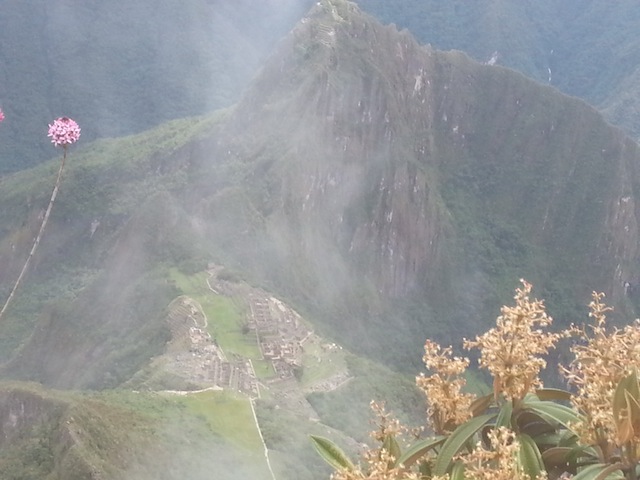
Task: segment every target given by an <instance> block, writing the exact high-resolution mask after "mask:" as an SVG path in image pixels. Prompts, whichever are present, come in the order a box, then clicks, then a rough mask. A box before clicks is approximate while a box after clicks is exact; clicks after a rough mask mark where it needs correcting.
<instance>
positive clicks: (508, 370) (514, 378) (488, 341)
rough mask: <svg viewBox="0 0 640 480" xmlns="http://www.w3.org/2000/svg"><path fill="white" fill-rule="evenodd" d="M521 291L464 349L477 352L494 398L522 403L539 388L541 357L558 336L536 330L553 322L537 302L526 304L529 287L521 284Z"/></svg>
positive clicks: (540, 329)
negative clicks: (490, 381)
mask: <svg viewBox="0 0 640 480" xmlns="http://www.w3.org/2000/svg"><path fill="white" fill-rule="evenodd" d="M521 282H522V285H523V287H522V288H518V289H516V295H515V297H514V298H515V301H516V305H515V306H514V307H508V306H504V307H502V309H501V313H502V315H500V316H499V317H498V318H497V320H496V327H495V328H492V329H491V330H489V331H488V332H486V333H485V334H484V335H481V336H479V337H476V340H475V341H470V340H465V342H464V346H465V348H468V349H470V348H473V347H476V348H478V349H479V350H480V353H481V355H480V361H479V363H480V367H482V368H486V369H487V370H489V372H491V374H492V375H493V379H494V380H493V391H494V395H495V397H496V398H498V397H499V395H500V394H501V393H502V394H503V395H504V396H505V397H506V398H508V399H511V400H513V399H522V398H524V396H525V395H526V394H527V393H529V392H531V391H533V390H535V389H536V388H540V387H541V386H542V383H541V381H540V379H539V377H538V375H539V373H540V370H541V369H543V368H545V367H546V364H547V362H546V361H545V360H544V359H543V358H541V355H545V354H547V353H548V351H549V349H550V348H554V347H555V344H556V342H557V341H558V339H559V338H560V337H561V336H562V334H558V333H549V332H547V331H544V330H543V329H542V328H540V327H548V326H549V325H550V324H551V322H552V321H553V320H552V318H551V317H549V316H548V315H547V313H546V311H545V307H544V303H543V302H542V301H541V300H536V299H533V300H530V299H529V293H531V284H529V283H528V282H526V281H524V280H521Z"/></svg>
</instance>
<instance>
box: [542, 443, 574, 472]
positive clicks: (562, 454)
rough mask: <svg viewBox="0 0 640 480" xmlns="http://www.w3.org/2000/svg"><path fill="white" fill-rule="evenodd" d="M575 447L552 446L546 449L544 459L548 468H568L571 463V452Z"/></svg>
mask: <svg viewBox="0 0 640 480" xmlns="http://www.w3.org/2000/svg"><path fill="white" fill-rule="evenodd" d="M572 453H573V448H570V447H552V448H549V449H547V450H545V451H544V453H543V454H542V461H543V462H544V465H545V467H546V469H547V470H552V469H555V468H557V469H559V470H564V469H566V468H567V467H568V466H569V464H570V463H571V459H570V457H571V454H572Z"/></svg>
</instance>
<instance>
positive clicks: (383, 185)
mask: <svg viewBox="0 0 640 480" xmlns="http://www.w3.org/2000/svg"><path fill="white" fill-rule="evenodd" d="M219 143H220V146H219V149H218V150H217V156H218V157H225V156H226V157H227V161H230V162H231V161H233V162H236V163H238V164H239V165H247V162H250V163H249V164H248V165H249V167H248V168H252V169H253V170H252V171H250V173H249V174H248V175H247V177H246V178H247V181H248V182H249V185H248V187H247V189H248V192H249V193H248V194H247V196H248V198H247V200H246V201H247V204H248V205H249V206H250V207H251V208H253V211H255V212H257V214H258V215H259V216H260V217H261V219H262V220H261V223H260V225H259V226H257V227H256V226H255V225H254V227H255V228H256V229H257V230H256V233H255V236H254V237H251V231H250V230H247V229H246V227H245V226H244V224H242V226H241V227H238V229H237V230H235V231H234V232H233V233H230V234H229V237H233V238H234V240H233V242H234V245H233V246H231V248H237V251H236V255H237V258H241V259H242V261H243V262H244V265H245V266H246V268H249V269H254V270H255V269H256V268H258V269H261V270H262V273H261V275H262V277H263V278H269V279H271V281H275V282H276V285H278V288H279V289H285V290H286V291H288V292H290V294H291V295H292V296H295V297H296V298H300V299H301V300H300V301H301V302H303V303H304V304H306V305H313V307H314V309H315V310H314V311H315V312H316V314H317V315H323V316H326V317H327V318H328V319H330V320H329V321H330V322H331V324H332V325H333V328H334V331H335V332H338V331H339V332H341V334H344V335H347V336H349V337H350V338H352V341H353V342H354V346H355V344H356V343H357V344H359V347H360V348H367V347H366V346H365V345H364V343H365V342H361V341H360V340H357V339H362V338H368V337H369V336H370V335H374V336H375V335H381V336H380V337H377V338H378V340H377V342H375V344H376V345H377V344H378V342H388V341H390V339H391V338H398V339H400V338H402V339H403V340H398V343H399V344H400V345H405V346H406V344H405V343H403V342H404V340H405V339H407V340H409V341H411V340H410V339H411V338H413V339H414V340H413V342H415V343H413V345H415V347H414V348H415V349H416V350H417V343H419V342H420V341H421V339H422V337H424V336H425V335H432V334H436V335H441V336H443V337H444V338H447V339H451V338H452V337H457V336H459V335H460V332H461V331H463V332H469V333H468V334H469V335H470V334H471V333H472V332H474V331H476V330H477V329H478V328H479V325H481V324H482V323H483V322H486V321H487V320H488V319H489V318H491V317H492V316H493V315H495V312H497V306H498V305H499V301H500V299H503V300H504V299H505V297H506V295H508V292H510V291H511V290H512V288H513V285H514V284H515V283H516V282H517V280H518V278H520V277H525V278H528V279H530V280H531V281H533V282H534V283H535V284H536V285H538V287H539V288H540V289H541V292H542V295H543V296H544V297H547V298H549V303H550V304H551V308H552V309H553V308H556V309H557V310H555V312H553V313H558V314H560V315H561V318H560V321H565V322H568V321H571V320H575V319H576V315H577V314H578V313H579V312H580V311H581V309H580V308H579V307H578V305H580V304H584V303H585V301H586V299H587V298H588V294H589V292H590V291H591V290H593V289H598V290H599V289H603V290H606V291H607V292H609V293H610V294H612V295H613V299H614V301H616V302H621V303H622V304H624V303H625V302H626V300H627V299H626V298H625V297H624V284H625V282H626V281H632V280H633V278H634V276H635V275H636V269H637V254H638V252H637V249H636V243H637V242H636V238H637V219H636V211H635V206H634V198H635V195H636V194H637V175H638V172H637V165H638V149H637V146H636V144H635V143H634V142H633V141H631V140H630V139H628V138H626V137H625V136H624V135H623V134H622V133H621V132H620V131H618V130H617V129H615V128H612V127H610V126H608V125H607V124H606V123H605V122H604V121H603V120H602V118H601V117H600V115H599V114H598V113H597V112H596V111H595V110H594V109H593V108H591V107H589V106H587V105H586V104H585V103H583V102H581V101H579V100H577V99H573V98H567V97H564V96H562V95H560V94H559V93H558V92H557V91H555V90H554V89H552V88H549V87H543V86H540V85H538V84H536V83H534V82H532V81H530V80H527V79H526V78H525V77H523V76H522V75H520V74H516V73H514V72H513V71H509V70H506V69H503V68H500V67H492V66H487V65H481V64H478V63H476V62H473V61H472V60H470V59H469V58H467V57H466V56H465V55H463V54H461V53H456V52H451V53H442V52H438V51H435V50H433V49H431V48H429V47H420V46H419V45H418V44H417V43H416V42H415V40H414V39H413V38H412V37H410V36H409V34H408V33H406V32H400V33H399V32H397V31H396V30H395V28H393V27H382V26H381V25H379V24H378V23H377V22H375V21H374V20H373V19H371V18H370V17H367V16H365V15H363V14H361V13H360V12H359V11H357V9H356V7H355V6H354V5H353V4H350V3H348V2H323V3H322V4H321V5H320V6H317V7H316V9H315V10H314V12H313V13H312V14H311V15H310V18H307V19H305V20H303V22H302V23H301V24H299V25H298V27H297V28H296V29H295V30H294V31H293V32H292V34H291V35H290V36H289V37H288V38H287V39H286V40H285V41H284V42H283V43H282V45H281V46H280V49H279V50H278V52H277V53H276V54H275V55H274V56H273V57H272V58H271V59H270V61H269V62H268V63H267V65H266V66H265V67H264V69H263V72H262V74H261V75H260V76H259V77H258V78H257V79H256V81H255V82H254V83H253V85H252V86H251V88H250V89H249V91H248V92H247V93H246V95H245V97H244V99H243V101H242V102H240V104H239V105H238V106H237V107H236V109H235V110H234V112H233V115H232V116H231V117H230V119H229V121H228V122H227V123H226V124H225V126H224V129H223V132H222V134H221V137H220V140H219ZM256 172H257V173H256ZM225 195H235V196H234V197H233V198H234V200H233V201H234V202H238V201H240V198H241V197H238V196H237V194H235V193H232V192H231V191H227V192H221V193H218V194H217V195H216V196H214V197H213V200H212V201H211V203H210V204H209V205H208V206H207V208H210V209H209V210H207V211H206V212H205V213H203V215H206V216H208V217H212V218H213V217H214V216H215V215H216V214H217V212H219V211H220V209H221V208H222V207H220V205H226V204H227V203H226V202H230V201H229V200H225V198H226V197H225ZM235 208H236V209H239V208H240V207H238V206H236V207H235ZM245 210H249V207H246V208H245ZM216 237H221V235H219V234H218V235H216V231H215V229H212V231H211V238H216ZM243 238H246V243H243ZM258 239H260V240H258ZM220 242H221V244H227V245H228V244H230V243H231V240H230V238H227V239H222V240H220ZM256 249H257V251H258V252H260V255H261V256H262V258H264V261H263V265H261V266H259V267H256V266H255V261H252V260H251V259H252V258H254V255H255V253H254V252H256ZM554 302H556V303H555V307H554ZM562 317H564V318H562ZM399 318H402V320H399ZM396 329H397V330H400V331H398V332H396ZM343 332H344V333H343ZM381 332H384V333H381ZM392 332H393V334H394V335H397V336H396V337H393V336H390V334H391V333H392ZM372 350H375V351H376V352H377V351H378V350H377V347H372Z"/></svg>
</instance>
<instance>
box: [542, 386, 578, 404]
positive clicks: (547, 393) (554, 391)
mask: <svg viewBox="0 0 640 480" xmlns="http://www.w3.org/2000/svg"><path fill="white" fill-rule="evenodd" d="M536 396H537V397H538V399H539V400H542V401H550V400H556V401H567V402H568V401H569V400H571V393H569V392H567V391H566V390H561V389H559V388H540V389H538V390H536Z"/></svg>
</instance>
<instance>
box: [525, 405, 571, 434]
mask: <svg viewBox="0 0 640 480" xmlns="http://www.w3.org/2000/svg"><path fill="white" fill-rule="evenodd" d="M524 408H526V409H527V410H529V411H531V412H534V413H535V414H536V415H538V416H539V417H540V418H542V419H543V420H545V421H547V422H549V423H550V424H552V425H554V424H560V425H562V426H564V427H565V428H567V429H568V428H569V424H570V423H577V422H579V421H580V420H581V419H582V417H581V416H580V414H579V413H577V412H576V411H574V410H572V409H571V408H569V407H565V406H564V405H559V404H557V403H553V402H543V401H536V400H532V401H528V402H527V403H526V404H525V405H524Z"/></svg>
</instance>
